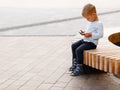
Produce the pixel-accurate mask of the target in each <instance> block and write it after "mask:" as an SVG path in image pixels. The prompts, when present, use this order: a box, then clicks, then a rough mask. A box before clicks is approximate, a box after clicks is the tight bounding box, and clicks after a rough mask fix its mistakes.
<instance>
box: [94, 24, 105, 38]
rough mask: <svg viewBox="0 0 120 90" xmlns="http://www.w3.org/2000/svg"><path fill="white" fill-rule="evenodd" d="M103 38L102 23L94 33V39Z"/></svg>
mask: <svg viewBox="0 0 120 90" xmlns="http://www.w3.org/2000/svg"><path fill="white" fill-rule="evenodd" d="M102 37H103V25H102V23H99V24H98V26H97V29H96V31H94V32H92V38H93V39H99V38H102Z"/></svg>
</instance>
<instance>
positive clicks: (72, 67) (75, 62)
mask: <svg viewBox="0 0 120 90" xmlns="http://www.w3.org/2000/svg"><path fill="white" fill-rule="evenodd" d="M76 67H77V60H76V59H73V61H72V66H71V67H70V68H69V71H73V70H74V69H75V68H76Z"/></svg>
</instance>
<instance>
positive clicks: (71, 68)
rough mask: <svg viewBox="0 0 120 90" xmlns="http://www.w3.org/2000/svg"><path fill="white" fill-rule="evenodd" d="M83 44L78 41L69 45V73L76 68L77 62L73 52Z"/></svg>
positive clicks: (81, 41)
mask: <svg viewBox="0 0 120 90" xmlns="http://www.w3.org/2000/svg"><path fill="white" fill-rule="evenodd" d="M82 43H83V40H79V41H77V42H75V43H73V44H72V45H71V48H72V66H71V67H70V69H69V70H70V71H73V70H74V69H75V68H76V65H77V60H76V55H75V50H76V48H77V47H79V46H80V45H81V44H82Z"/></svg>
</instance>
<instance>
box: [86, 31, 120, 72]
mask: <svg viewBox="0 0 120 90" xmlns="http://www.w3.org/2000/svg"><path fill="white" fill-rule="evenodd" d="M118 42H120V32H118V33H114V34H110V35H108V36H106V37H104V38H102V39H101V40H100V42H99V45H98V47H97V49H94V50H86V51H84V64H86V65H88V66H91V67H93V68H96V69H99V70H103V71H105V72H110V73H113V74H120V47H119V46H117V45H115V43H118Z"/></svg>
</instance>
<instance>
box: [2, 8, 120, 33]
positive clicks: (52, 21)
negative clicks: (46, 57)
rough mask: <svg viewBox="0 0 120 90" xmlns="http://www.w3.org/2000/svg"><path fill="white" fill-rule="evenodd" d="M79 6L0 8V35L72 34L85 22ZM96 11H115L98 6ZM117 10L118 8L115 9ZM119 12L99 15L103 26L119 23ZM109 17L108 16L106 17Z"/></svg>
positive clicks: (82, 27)
mask: <svg viewBox="0 0 120 90" xmlns="http://www.w3.org/2000/svg"><path fill="white" fill-rule="evenodd" d="M81 10H82V9H81V8H50V9H44V8H29V9H28V8H27V9H26V8H0V35H74V34H76V32H78V31H79V29H84V28H85V26H86V24H87V22H86V20H85V19H83V18H82V17H81ZM97 10H98V13H105V12H111V11H116V9H115V10H114V9H113V10H110V9H109V8H105V9H101V8H98V9H97ZM117 10H118V9H117ZM119 15H120V13H119V11H118V12H113V13H112V12H111V13H110V14H104V15H100V19H101V20H102V21H103V22H104V25H105V27H111V26H112V27H114V26H119V25H120V19H119V18H117V19H116V18H114V17H119ZM108 17H109V18H108Z"/></svg>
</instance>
